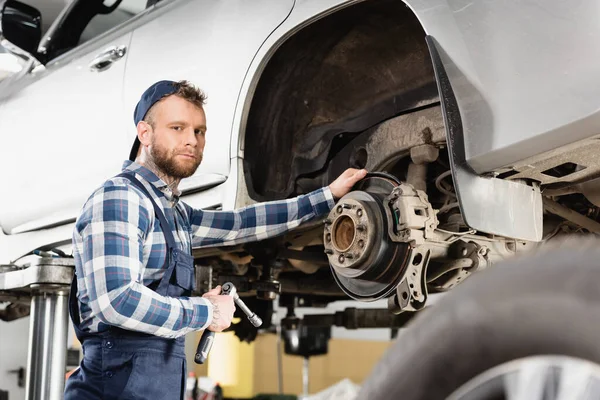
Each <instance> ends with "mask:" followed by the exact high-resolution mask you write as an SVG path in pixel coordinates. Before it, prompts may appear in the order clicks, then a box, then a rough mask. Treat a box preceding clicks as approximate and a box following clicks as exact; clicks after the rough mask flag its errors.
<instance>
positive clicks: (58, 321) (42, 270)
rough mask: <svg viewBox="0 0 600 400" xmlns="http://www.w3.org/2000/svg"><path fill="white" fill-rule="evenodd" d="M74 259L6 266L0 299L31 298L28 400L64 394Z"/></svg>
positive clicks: (52, 399) (1, 275)
mask: <svg viewBox="0 0 600 400" xmlns="http://www.w3.org/2000/svg"><path fill="white" fill-rule="evenodd" d="M74 265H75V263H74V261H73V259H71V258H54V257H42V258H39V259H36V260H34V261H33V262H31V263H30V264H28V265H26V266H24V267H19V266H2V269H1V270H0V271H3V272H0V301H5V300H7V299H8V300H11V298H12V299H17V300H19V301H23V299H24V298H30V304H31V308H30V320H29V349H28V356H27V374H26V389H25V398H26V400H42V399H44V400H46V399H47V400H60V399H62V398H63V396H64V382H65V373H66V354H67V338H68V322H69V311H68V302H69V289H70V285H71V280H72V279H73V270H74Z"/></svg>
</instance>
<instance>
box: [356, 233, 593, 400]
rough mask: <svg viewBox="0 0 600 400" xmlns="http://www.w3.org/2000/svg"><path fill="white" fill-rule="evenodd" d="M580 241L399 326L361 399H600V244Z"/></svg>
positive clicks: (488, 276) (499, 271)
mask: <svg viewBox="0 0 600 400" xmlns="http://www.w3.org/2000/svg"><path fill="white" fill-rule="evenodd" d="M584 242H585V243H584V244H581V243H580V244H578V245H576V246H572V245H571V246H565V247H564V248H559V249H547V250H544V252H543V253H537V254H533V255H530V256H523V257H520V258H518V259H513V260H510V261H508V262H506V263H504V264H498V265H496V266H494V267H493V268H490V269H489V270H486V271H484V272H480V273H478V274H475V276H473V277H471V278H469V279H468V280H467V281H466V282H465V283H463V284H462V285H461V286H459V287H458V288H456V289H454V290H453V291H452V292H450V293H448V294H447V295H446V296H445V297H444V298H442V299H441V301H439V302H438V303H437V304H435V305H434V306H432V307H431V308H430V309H427V310H425V311H422V312H421V314H420V315H417V316H416V317H415V318H414V320H413V322H412V323H411V324H410V325H409V326H408V327H407V328H406V329H404V330H402V331H401V332H400V334H399V335H398V339H397V341H396V343H395V344H394V345H393V346H392V347H391V348H390V349H389V350H388V352H387V353H386V354H385V355H384V357H383V358H382V359H381V360H380V362H379V363H378V364H377V365H376V366H375V368H374V369H373V371H372V373H371V376H370V377H368V378H367V379H366V380H365V382H364V384H363V386H362V389H361V392H360V394H359V396H358V398H359V399H369V400H378V399H402V400H436V399H447V398H451V399H453V400H458V399H460V400H467V399H468V400H474V399H481V400H483V399H486V400H487V399H490V400H491V399H498V400H500V399H507V400H513V399H515V400H520V399H523V400H538V399H539V400H542V399H544V400H551V399H565V400H566V399H569V400H583V399H586V400H587V399H600V380H599V377H600V373H599V371H600V243H599V242H598V241H591V242H590V241H589V240H585V241H584ZM565 385H571V387H570V389H569V390H568V391H567V392H564V390H566V389H564V388H565ZM540 390H541V392H540ZM561 390H563V392H561ZM540 393H541V394H540ZM560 393H562V396H566V397H559V394H560ZM450 396H453V397H450Z"/></svg>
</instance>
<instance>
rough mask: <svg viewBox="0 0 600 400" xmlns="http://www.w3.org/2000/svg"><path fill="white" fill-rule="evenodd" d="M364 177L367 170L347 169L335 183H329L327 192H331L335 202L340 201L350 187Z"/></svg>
mask: <svg viewBox="0 0 600 400" xmlns="http://www.w3.org/2000/svg"><path fill="white" fill-rule="evenodd" d="M366 175H367V170H365V169H355V168H348V169H347V170H345V171H344V172H343V173H342V174H341V175H340V176H338V178H337V179H336V180H335V181H333V182H331V185H329V190H331V194H333V197H334V198H335V199H336V200H337V199H340V198H342V197H344V196H345V195H346V194H347V193H348V192H349V191H350V189H352V186H354V184H355V183H356V182H358V181H360V180H361V179H363V178H364V177H365V176H366Z"/></svg>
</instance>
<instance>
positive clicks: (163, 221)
mask: <svg viewBox="0 0 600 400" xmlns="http://www.w3.org/2000/svg"><path fill="white" fill-rule="evenodd" d="M117 177H121V178H127V179H129V180H130V181H131V183H132V184H133V185H134V186H135V187H137V188H138V189H140V190H141V191H142V193H144V194H145V195H146V196H147V197H148V199H150V201H151V202H152V207H154V215H156V217H157V218H158V220H159V221H160V226H161V228H162V230H163V234H164V235H165V240H166V241H167V247H168V248H169V249H176V248H178V247H177V242H175V237H174V236H173V232H172V231H171V226H170V225H169V223H168V222H167V218H166V217H165V214H164V213H163V212H162V210H161V209H160V207H159V206H158V204H156V201H154V198H153V197H152V196H151V195H150V193H149V192H148V189H146V187H145V186H144V185H143V184H142V182H140V181H139V180H138V179H137V178H136V177H135V175H134V174H133V173H132V172H123V173H120V174H119V175H117Z"/></svg>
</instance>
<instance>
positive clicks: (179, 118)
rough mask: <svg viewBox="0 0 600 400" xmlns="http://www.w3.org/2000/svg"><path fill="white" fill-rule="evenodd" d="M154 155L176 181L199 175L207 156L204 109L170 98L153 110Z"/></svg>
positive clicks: (154, 158)
mask: <svg viewBox="0 0 600 400" xmlns="http://www.w3.org/2000/svg"><path fill="white" fill-rule="evenodd" d="M150 119H151V121H152V125H153V128H152V135H151V141H150V147H149V150H150V155H151V156H152V159H153V161H154V163H155V164H156V166H157V167H158V168H160V169H161V170H162V171H163V172H164V173H166V174H167V175H169V176H172V177H174V178H178V179H182V178H187V177H189V176H191V175H193V174H194V172H196V169H197V168H198V166H199V165H200V162H201V161H202V154H203V152H204V144H205V133H206V115H205V114H204V110H203V109H202V108H198V107H196V106H195V105H194V104H192V103H190V102H189V101H187V100H184V99H182V98H181V97H178V96H169V97H167V98H165V99H163V100H161V101H160V102H158V103H156V104H155V106H154V107H153V108H152V111H151V115H150Z"/></svg>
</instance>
